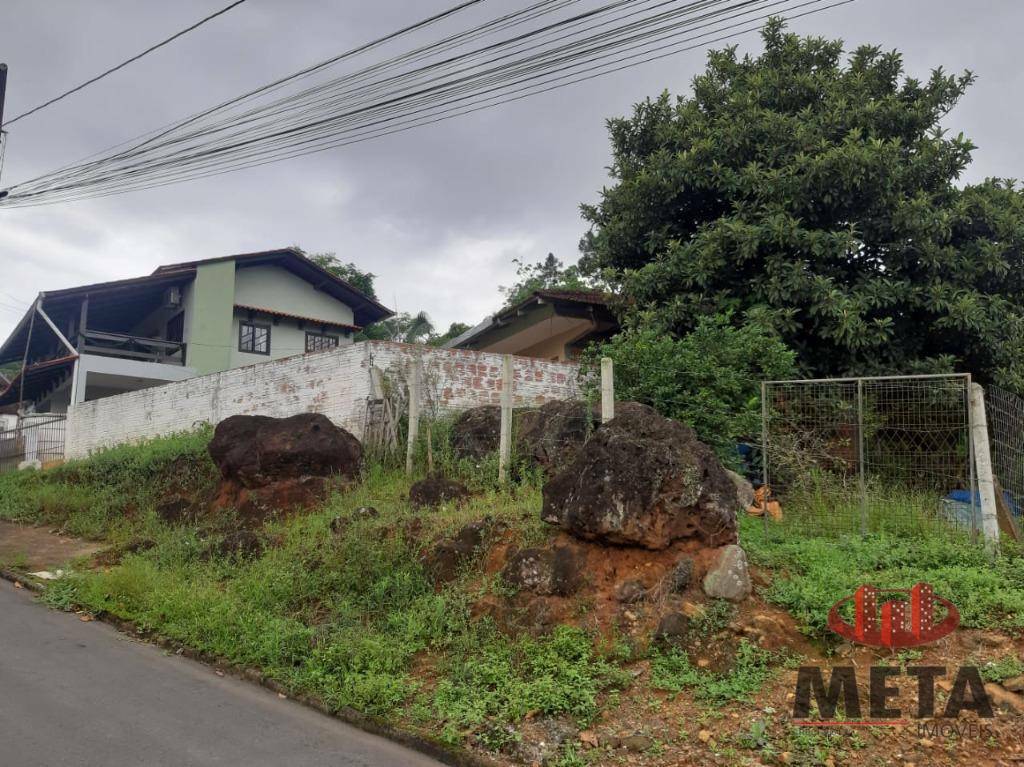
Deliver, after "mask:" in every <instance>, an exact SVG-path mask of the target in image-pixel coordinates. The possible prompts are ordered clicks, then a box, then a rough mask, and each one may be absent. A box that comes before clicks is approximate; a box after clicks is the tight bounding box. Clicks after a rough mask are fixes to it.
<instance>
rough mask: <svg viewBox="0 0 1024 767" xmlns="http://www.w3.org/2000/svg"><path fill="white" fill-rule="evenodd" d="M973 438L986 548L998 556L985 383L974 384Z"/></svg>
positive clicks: (990, 553) (994, 492)
mask: <svg viewBox="0 0 1024 767" xmlns="http://www.w3.org/2000/svg"><path fill="white" fill-rule="evenodd" d="M971 442H972V444H973V447H974V463H975V468H976V469H977V472H976V473H977V478H978V496H979V498H980V500H981V532H982V534H983V535H984V536H985V550H986V552H988V554H989V556H995V555H996V554H997V553H998V552H999V517H998V512H997V509H996V490H995V481H994V480H993V478H992V454H991V452H990V451H989V446H988V420H987V419H986V417H985V390H984V389H983V388H982V387H981V384H971ZM971 492H972V493H973V488H972V489H971Z"/></svg>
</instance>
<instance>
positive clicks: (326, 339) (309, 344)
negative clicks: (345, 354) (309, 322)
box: [306, 330, 338, 352]
mask: <svg viewBox="0 0 1024 767" xmlns="http://www.w3.org/2000/svg"><path fill="white" fill-rule="evenodd" d="M337 345H338V336H332V335H328V334H327V333H310V332H309V331H308V330H307V331H306V351H307V352H318V351H321V350H323V349H333V348H335V347H336V346H337Z"/></svg>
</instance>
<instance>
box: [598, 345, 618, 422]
mask: <svg viewBox="0 0 1024 767" xmlns="http://www.w3.org/2000/svg"><path fill="white" fill-rule="evenodd" d="M614 417H615V363H614V362H612V358H611V357H602V358H601V423H608V421H610V420H612V419H613V418H614Z"/></svg>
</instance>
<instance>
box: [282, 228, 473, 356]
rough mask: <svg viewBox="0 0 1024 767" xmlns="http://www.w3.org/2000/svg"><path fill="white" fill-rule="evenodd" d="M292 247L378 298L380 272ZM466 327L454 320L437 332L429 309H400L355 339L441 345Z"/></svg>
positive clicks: (467, 327) (327, 254)
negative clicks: (444, 328) (428, 312)
mask: <svg viewBox="0 0 1024 767" xmlns="http://www.w3.org/2000/svg"><path fill="white" fill-rule="evenodd" d="M293 247H294V248H295V249H296V250H298V251H300V252H301V253H303V254H304V255H305V256H306V258H308V259H310V260H311V261H313V262H314V263H316V264H318V265H319V266H322V267H323V268H324V269H326V270H327V271H329V272H330V273H331V274H334V275H336V276H338V277H341V279H343V280H345V282H347V283H349V284H350V285H352V286H353V287H355V288H358V289H359V290H361V291H362V292H363V293H365V294H366V295H368V296H369V297H370V298H372V299H374V300H375V301H377V300H379V299H378V298H377V292H376V290H375V286H374V281H375V280H376V278H377V275H375V274H373V273H371V272H364V271H363V270H362V269H360V268H359V267H358V266H356V265H355V264H353V263H351V262H350V263H347V264H346V263H343V262H342V261H340V260H339V259H338V257H337V255H336V254H334V253H307V252H306V251H305V250H303V249H302V248H301V247H299V246H298V245H295V246H293ZM466 330H469V325H465V324H463V323H461V322H453V323H452V324H451V326H450V327H449V328H448V331H447V332H445V333H442V334H438V333H436V332H435V329H434V323H433V322H432V321H431V319H430V316H429V315H428V314H427V313H426V312H423V311H420V312H415V313H410V312H400V313H399V314H396V315H395V316H393V317H389V318H388V319H386V320H382V321H380V322H375V323H374V324H373V325H370V326H369V327H367V328H363V330H361V331H360V332H359V333H358V334H357V335H356V340H357V341H366V340H374V341H400V342H401V343H406V344H430V345H432V346H440V345H441V344H443V343H444V342H445V341H448V340H449V339H451V338H455V336H457V335H460V334H461V333H463V332H465V331H466Z"/></svg>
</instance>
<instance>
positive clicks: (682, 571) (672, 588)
mask: <svg viewBox="0 0 1024 767" xmlns="http://www.w3.org/2000/svg"><path fill="white" fill-rule="evenodd" d="M692 581H693V560H692V559H690V557H683V558H682V559H680V560H679V561H678V562H676V566H675V567H674V568H672V572H670V573H669V574H668V583H667V584H666V585H667V586H668V590H669V592H670V593H672V594H681V593H683V592H684V591H686V590H687V589H688V588H690V583H691V582H692Z"/></svg>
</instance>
